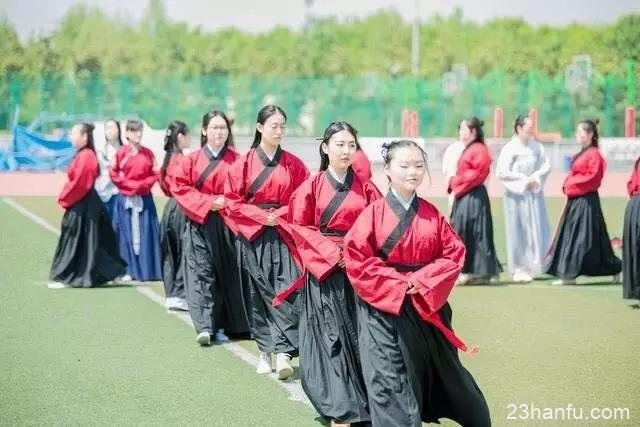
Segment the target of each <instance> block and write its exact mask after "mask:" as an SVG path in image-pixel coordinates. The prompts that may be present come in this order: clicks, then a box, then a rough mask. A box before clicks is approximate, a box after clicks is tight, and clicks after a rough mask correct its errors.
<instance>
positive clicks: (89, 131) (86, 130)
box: [78, 122, 96, 153]
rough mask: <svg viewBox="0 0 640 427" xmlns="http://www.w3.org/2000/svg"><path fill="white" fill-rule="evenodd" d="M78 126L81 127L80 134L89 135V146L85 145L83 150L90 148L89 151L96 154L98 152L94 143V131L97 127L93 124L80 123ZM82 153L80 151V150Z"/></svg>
mask: <svg viewBox="0 0 640 427" xmlns="http://www.w3.org/2000/svg"><path fill="white" fill-rule="evenodd" d="M78 126H80V133H82V134H83V135H87V145H85V146H84V147H82V148H81V150H82V149H85V148H88V149H89V150H91V151H93V152H94V153H95V152H96V145H95V143H94V142H93V130H94V129H95V128H96V127H95V125H94V124H93V123H86V122H85V123H78ZM78 151H80V150H78Z"/></svg>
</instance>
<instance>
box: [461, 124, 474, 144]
mask: <svg viewBox="0 0 640 427" xmlns="http://www.w3.org/2000/svg"><path fill="white" fill-rule="evenodd" d="M475 137H476V132H475V130H471V129H469V125H467V122H466V121H464V120H463V121H461V122H460V126H459V127H458V138H459V139H460V141H462V142H464V143H465V144H469V143H471V142H473V141H474V140H475Z"/></svg>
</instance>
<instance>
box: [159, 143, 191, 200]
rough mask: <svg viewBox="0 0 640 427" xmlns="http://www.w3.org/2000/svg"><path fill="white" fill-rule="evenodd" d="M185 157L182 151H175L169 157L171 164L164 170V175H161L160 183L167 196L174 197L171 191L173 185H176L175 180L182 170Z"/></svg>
mask: <svg viewBox="0 0 640 427" xmlns="http://www.w3.org/2000/svg"><path fill="white" fill-rule="evenodd" d="M184 159H185V155H184V154H182V153H181V152H177V153H173V154H172V155H171V158H170V159H169V164H168V165H167V168H166V169H165V171H164V177H163V176H162V175H160V179H159V180H158V184H160V189H161V190H162V192H163V193H164V195H165V196H167V197H173V194H172V193H171V187H172V186H175V184H174V181H175V179H176V176H177V175H178V173H179V170H180V163H181V162H182V161H183V160H184Z"/></svg>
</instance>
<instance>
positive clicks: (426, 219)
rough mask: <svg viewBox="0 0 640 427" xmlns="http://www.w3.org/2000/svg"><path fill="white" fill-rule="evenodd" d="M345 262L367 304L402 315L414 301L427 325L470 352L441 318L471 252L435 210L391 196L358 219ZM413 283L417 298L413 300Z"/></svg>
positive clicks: (348, 241) (423, 203)
mask: <svg viewBox="0 0 640 427" xmlns="http://www.w3.org/2000/svg"><path fill="white" fill-rule="evenodd" d="M344 256H345V261H346V270H347V274H348V276H349V280H350V281H351V284H352V286H353V288H354V290H355V292H356V293H357V294H358V296H359V297H360V298H361V299H362V300H363V301H365V302H367V303H368V304H370V305H371V306H373V307H375V308H376V309H378V310H380V311H383V312H385V313H390V314H393V315H399V314H400V311H401V309H402V305H403V304H404V302H405V299H406V298H408V299H409V301H410V302H411V304H413V306H414V308H415V309H416V311H417V313H418V314H419V315H420V317H421V318H422V319H423V320H425V321H426V322H429V323H431V324H433V325H434V326H436V327H437V328H438V329H440V331H441V332H442V333H443V334H444V335H445V337H446V338H447V339H448V340H449V341H450V342H451V343H452V344H453V345H455V346H456V347H458V348H460V349H461V350H463V351H467V347H466V345H465V344H464V343H463V342H462V341H461V340H460V339H459V338H457V337H456V336H455V334H454V333H453V332H452V331H451V330H450V329H449V328H447V327H446V326H445V325H444V323H443V322H442V319H441V318H440V315H439V310H440V309H441V308H442V307H443V306H444V304H445V303H446V302H447V299H448V297H449V294H450V293H451V290H452V288H453V286H454V284H455V281H456V278H457V277H458V275H459V273H460V271H462V267H463V265H464V259H465V247H464V243H463V242H462V240H461V239H460V237H458V235H457V234H456V233H455V231H453V229H452V228H451V226H450V225H449V223H448V222H447V220H446V219H445V218H444V216H443V215H442V214H441V213H440V212H439V211H438V210H437V209H436V207H435V206H433V205H432V204H431V203H429V202H427V201H425V200H423V199H421V198H419V197H415V198H414V199H413V201H412V203H411V206H410V207H409V209H408V210H407V209H406V208H405V207H404V206H403V205H402V204H401V203H400V201H399V200H398V199H397V198H396V197H395V196H394V195H393V193H392V192H391V191H390V192H389V193H388V195H387V196H386V197H385V198H384V199H381V200H378V201H376V202H374V203H373V204H371V205H370V206H369V207H367V208H366V209H365V210H364V211H363V212H362V214H361V215H360V216H359V217H358V219H357V220H356V222H355V224H354V225H353V227H351V230H350V231H349V232H348V233H347V235H346V237H345V241H344ZM409 281H411V282H412V283H413V284H414V286H415V287H416V288H417V291H418V292H417V293H415V294H410V295H407V289H408V282H409ZM472 351H475V350H472Z"/></svg>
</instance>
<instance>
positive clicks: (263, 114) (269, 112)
mask: <svg viewBox="0 0 640 427" xmlns="http://www.w3.org/2000/svg"><path fill="white" fill-rule="evenodd" d="M278 113H279V114H282V117H284V121H285V122H286V121H287V115H286V114H285V112H284V110H283V109H282V108H280V107H278V106H277V105H265V106H264V107H262V108H261V109H260V111H258V117H257V118H256V123H260V124H261V125H264V123H265V122H266V121H267V119H268V118H269V117H271V116H273V115H274V114H278ZM261 139H262V132H260V131H259V130H258V129H257V128H256V134H255V135H254V137H253V144H251V148H256V147H257V146H258V145H259V144H260V140H261Z"/></svg>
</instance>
